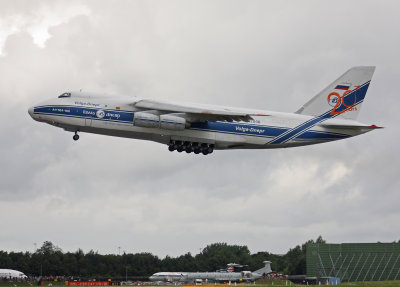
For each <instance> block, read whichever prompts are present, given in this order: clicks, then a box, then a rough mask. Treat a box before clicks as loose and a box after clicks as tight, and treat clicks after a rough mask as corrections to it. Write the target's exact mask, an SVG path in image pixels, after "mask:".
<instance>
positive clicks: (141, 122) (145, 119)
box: [133, 112, 160, 128]
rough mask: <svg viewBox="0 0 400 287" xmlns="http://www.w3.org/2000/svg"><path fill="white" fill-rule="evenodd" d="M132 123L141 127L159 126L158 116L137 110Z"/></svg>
mask: <svg viewBox="0 0 400 287" xmlns="http://www.w3.org/2000/svg"><path fill="white" fill-rule="evenodd" d="M133 124H134V125H135V126H137V127H143V128H159V127H160V117H159V116H157V115H153V114H150V113H141V112H137V113H134V115H133Z"/></svg>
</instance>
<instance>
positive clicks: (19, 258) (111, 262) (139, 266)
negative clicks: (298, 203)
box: [0, 236, 325, 279]
mask: <svg viewBox="0 0 400 287" xmlns="http://www.w3.org/2000/svg"><path fill="white" fill-rule="evenodd" d="M314 242H316V243H325V241H324V240H323V239H322V237H321V236H319V237H318V238H317V240H315V241H314V240H309V241H307V242H305V243H304V244H302V245H298V246H296V247H294V248H292V249H290V250H289V251H288V252H287V253H286V254H284V255H276V254H272V253H269V252H265V251H264V252H257V253H254V254H251V253H250V251H249V249H248V247H247V246H240V245H228V244H227V243H213V244H210V245H208V246H207V247H205V248H204V249H203V250H202V251H201V252H200V253H199V254H197V255H195V256H193V255H192V254H191V253H186V254H184V255H181V256H178V257H170V256H166V257H165V258H159V257H158V256H155V255H153V254H151V253H136V254H132V253H124V254H122V255H115V254H108V255H102V254H98V252H94V251H93V250H91V251H89V252H87V253H84V252H83V251H82V250H81V249H78V250H77V251H76V252H63V251H62V250H61V249H60V248H59V247H57V246H55V245H54V244H53V243H52V242H49V241H46V242H44V243H43V245H42V247H40V248H39V249H37V250H36V252H34V253H30V252H5V251H0V267H1V268H9V269H15V270H18V271H22V272H24V273H25V274H26V275H28V276H39V275H43V276H74V277H77V278H87V279H88V278H125V276H128V278H141V277H142V278H144V277H148V276H150V275H151V274H154V273H156V272H162V271H186V272H196V271H204V272H207V271H215V270H218V269H222V268H225V267H226V264H227V263H231V262H235V263H240V264H243V265H247V266H246V267H245V270H251V271H254V270H257V269H259V268H261V267H263V265H264V264H263V261H266V260H268V261H271V262H272V270H274V271H275V272H280V273H283V274H289V275H292V274H306V245H307V244H308V243H314Z"/></svg>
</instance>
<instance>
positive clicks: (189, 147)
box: [185, 145, 193, 153]
mask: <svg viewBox="0 0 400 287" xmlns="http://www.w3.org/2000/svg"><path fill="white" fill-rule="evenodd" d="M185 151H186V152H187V153H191V152H192V151H193V147H192V146H190V145H187V146H186V147H185Z"/></svg>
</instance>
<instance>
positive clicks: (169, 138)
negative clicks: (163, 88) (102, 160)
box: [29, 93, 368, 149]
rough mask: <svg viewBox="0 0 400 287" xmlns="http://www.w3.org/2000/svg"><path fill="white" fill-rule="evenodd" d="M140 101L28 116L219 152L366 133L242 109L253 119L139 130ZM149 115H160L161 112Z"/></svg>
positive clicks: (69, 106) (87, 104)
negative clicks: (207, 146) (137, 120)
mask: <svg viewBox="0 0 400 287" xmlns="http://www.w3.org/2000/svg"><path fill="white" fill-rule="evenodd" d="M139 100H141V99H138V98H116V97H99V96H94V95H90V94H84V93H72V95H71V96H69V97H64V98H56V99H52V100H49V101H45V102H43V103H41V104H39V105H37V106H34V107H31V108H30V109H29V114H30V115H31V117H32V118H33V119H35V120H37V121H41V122H45V123H48V124H51V125H53V126H56V127H60V128H63V129H65V130H67V131H71V132H88V133H96V134H103V135H110V136H118V137H127V138H134V139H142V140H150V141H155V142H159V143H163V144H171V142H172V143H175V142H177V143H180V144H183V143H195V144H198V145H201V144H207V145H209V146H212V147H213V148H215V149H235V148H241V149H250V148H257V149H267V148H280V147H291V146H301V145H309V144H316V143H321V142H327V141H333V140H338V139H343V138H347V137H351V136H355V135H358V134H361V133H364V132H366V131H368V130H361V129H357V130H354V129H351V128H349V129H343V128H341V129H332V128H328V127H326V125H319V124H321V123H327V122H328V123H330V124H335V122H337V123H338V124H341V121H343V120H340V119H334V118H322V117H313V116H308V115H301V114H295V113H281V112H272V111H261V110H249V109H241V108H229V110H233V111H236V112H242V113H247V114H251V118H252V120H250V121H248V122H245V121H232V122H228V121H203V122H195V123H191V124H190V125H187V126H186V127H185V128H183V129H182V130H176V129H173V128H162V127H143V126H137V125H136V124H135V120H134V114H135V113H140V112H143V111H144V110H143V109H140V108H137V107H135V105H134V104H133V103H135V102H137V101H139ZM209 107H217V106H209ZM217 108H219V109H225V108H226V109H228V108H227V107H217ZM145 112H146V113H150V114H151V113H152V112H153V113H154V114H156V115H157V111H151V110H150V111H149V110H146V111H145ZM171 114H172V113H171ZM358 124H359V123H358ZM359 125H361V124H359Z"/></svg>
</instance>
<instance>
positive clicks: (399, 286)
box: [0, 280, 400, 287]
mask: <svg viewBox="0 0 400 287" xmlns="http://www.w3.org/2000/svg"><path fill="white" fill-rule="evenodd" d="M51 284H52V286H53V287H54V286H65V283H64V282H52V283H51ZM237 285H238V286H252V287H253V286H254V287H264V286H303V285H296V284H293V283H291V282H289V281H288V283H287V285H286V281H265V284H255V285H254V284H237ZM35 286H37V284H34V283H19V282H17V283H13V282H0V287H35ZM44 286H45V287H48V286H49V285H48V283H45V285H44ZM144 286H150V285H144ZM160 286H161V287H162V285H157V287H160ZM164 286H168V287H171V286H175V285H172V284H169V285H164ZM178 286H180V285H178ZM183 286H184V287H189V286H193V285H183ZM204 286H210V287H211V286H221V287H222V286H226V285H214V284H210V285H204ZM232 286H235V285H234V284H232ZM340 286H348V287H350V286H351V287H362V286H368V287H370V286H378V287H379V286H382V287H400V280H397V281H371V282H345V283H342V284H340ZM196 287H198V286H196Z"/></svg>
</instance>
